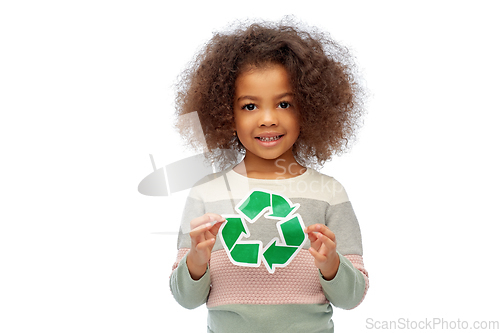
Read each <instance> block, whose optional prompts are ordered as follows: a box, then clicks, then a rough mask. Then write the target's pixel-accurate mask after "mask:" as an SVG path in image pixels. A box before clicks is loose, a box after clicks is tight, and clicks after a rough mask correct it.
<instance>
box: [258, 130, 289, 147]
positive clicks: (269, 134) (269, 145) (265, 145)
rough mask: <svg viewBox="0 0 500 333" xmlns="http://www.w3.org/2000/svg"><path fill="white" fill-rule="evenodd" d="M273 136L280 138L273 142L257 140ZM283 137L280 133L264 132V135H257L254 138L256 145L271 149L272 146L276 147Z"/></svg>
mask: <svg viewBox="0 0 500 333" xmlns="http://www.w3.org/2000/svg"><path fill="white" fill-rule="evenodd" d="M275 136H280V138H279V139H278V140H274V141H260V140H259V138H272V137H275ZM284 136H285V135H284V134H282V133H277V132H266V133H262V134H259V135H258V136H256V137H255V141H257V143H258V144H259V145H261V146H263V147H273V146H276V145H278V144H279V143H280V142H281V141H282V140H283V137H284Z"/></svg>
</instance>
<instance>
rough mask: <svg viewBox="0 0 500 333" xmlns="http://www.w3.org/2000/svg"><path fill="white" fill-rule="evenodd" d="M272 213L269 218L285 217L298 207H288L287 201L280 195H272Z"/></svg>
mask: <svg viewBox="0 0 500 333" xmlns="http://www.w3.org/2000/svg"><path fill="white" fill-rule="evenodd" d="M271 202H272V207H273V213H272V214H269V216H274V217H287V216H288V215H289V214H290V213H291V212H292V211H294V210H295V209H296V208H298V205H293V206H290V204H289V203H288V201H287V200H286V199H285V198H283V197H282V196H281V195H277V194H273V196H272V201H271Z"/></svg>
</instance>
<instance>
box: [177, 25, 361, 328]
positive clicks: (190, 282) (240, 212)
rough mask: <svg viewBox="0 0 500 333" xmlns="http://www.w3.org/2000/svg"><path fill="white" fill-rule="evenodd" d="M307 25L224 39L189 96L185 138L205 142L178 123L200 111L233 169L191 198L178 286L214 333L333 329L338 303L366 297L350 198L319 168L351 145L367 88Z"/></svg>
mask: <svg viewBox="0 0 500 333" xmlns="http://www.w3.org/2000/svg"><path fill="white" fill-rule="evenodd" d="M296 26H297V24H290V23H286V22H280V23H278V24H272V23H260V24H251V25H249V26H247V27H241V28H236V29H234V30H233V31H231V32H229V33H220V34H215V35H214V37H213V38H212V39H211V40H210V41H209V42H208V44H207V45H206V47H205V49H204V50H203V51H202V52H201V53H200V54H199V55H198V56H197V58H196V60H195V61H194V62H193V63H192V65H191V67H190V68H189V69H187V70H186V71H185V72H184V74H183V75H182V76H181V81H180V82H181V83H180V84H179V86H178V88H179V92H178V95H177V100H176V102H177V116H178V117H179V118H178V119H179V121H178V123H177V126H178V128H179V130H180V133H181V135H182V136H183V137H184V138H185V139H187V140H188V142H190V143H191V144H193V145H194V146H197V145H200V144H202V142H200V140H197V139H194V136H193V130H192V128H190V127H189V126H188V125H187V124H186V123H184V122H182V121H181V117H180V116H182V115H185V114H187V113H190V112H193V111H195V110H196V111H197V112H198V116H199V119H200V123H201V127H202V129H203V134H204V135H203V138H204V140H205V141H206V146H207V149H208V151H207V153H206V156H207V158H208V159H209V160H211V161H213V162H214V163H216V164H217V166H218V167H220V168H221V170H222V171H220V172H219V173H216V174H214V175H211V176H209V177H206V178H205V179H202V180H201V181H200V182H199V183H198V185H197V186H195V187H194V188H192V189H191V191H190V194H189V196H188V198H187V202H186V206H185V209H184V214H183V217H182V224H181V232H180V233H179V239H178V249H179V251H178V256H177V260H176V263H175V264H174V267H173V272H172V275H171V277H170V288H171V291H172V293H173V295H174V297H175V299H176V300H177V301H178V303H179V304H181V305H182V306H184V307H186V308H195V307H198V306H199V305H201V304H203V303H206V304H207V307H208V323H207V330H208V332H305V331H307V332H333V321H332V305H333V306H336V307H340V308H343V309H351V308H354V307H356V306H357V305H358V304H359V303H360V302H361V301H362V300H363V298H364V296H365V294H366V291H367V289H368V275H367V272H366V270H365V269H364V266H363V259H362V254H363V253H362V245H361V233H360V230H359V226H358V222H357V220H356V217H355V215H354V212H353V209H352V205H351V203H350V201H349V199H348V197H347V194H346V192H345V190H344V189H343V187H342V186H341V185H340V184H339V183H338V182H337V181H336V180H335V179H333V178H331V177H328V176H326V175H323V174H321V173H319V172H317V171H315V170H314V169H313V167H320V166H322V165H323V164H324V162H325V161H327V160H328V159H329V158H331V156H332V155H333V154H340V153H342V152H344V151H345V150H346V148H347V147H348V144H350V142H351V141H352V138H353V136H354V133H355V130H356V128H357V125H358V121H359V119H360V117H361V115H362V114H363V103H362V99H363V90H362V88H361V87H360V85H359V79H358V76H357V75H356V69H355V66H354V63H353V61H352V58H351V57H350V55H349V53H348V51H347V50H346V49H345V48H344V47H342V46H340V45H338V44H337V43H336V42H334V41H333V40H331V38H330V37H329V35H328V34H325V33H321V32H318V31H316V30H315V29H309V31H306V30H304V29H299V28H297V27H296ZM234 152H239V153H242V154H244V158H243V160H242V161H239V160H238V155H237V154H235V153H234ZM238 162H239V163H238ZM183 230H184V232H183ZM186 230H187V231H186Z"/></svg>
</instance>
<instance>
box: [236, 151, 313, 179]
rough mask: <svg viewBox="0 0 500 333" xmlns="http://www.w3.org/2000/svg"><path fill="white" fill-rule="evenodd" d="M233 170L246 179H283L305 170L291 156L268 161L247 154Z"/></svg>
mask: <svg viewBox="0 0 500 333" xmlns="http://www.w3.org/2000/svg"><path fill="white" fill-rule="evenodd" d="M233 170H234V171H235V172H237V173H239V174H242V175H244V176H246V177H248V178H258V179H285V178H293V177H297V176H299V175H301V174H303V173H304V172H305V171H306V170H307V169H306V168H305V167H303V166H301V165H300V164H298V163H297V161H296V160H295V158H294V157H293V156H291V157H290V156H280V157H279V158H277V159H269V160H268V159H262V158H259V157H256V156H252V155H251V154H250V155H249V154H247V155H245V158H244V159H243V161H241V163H239V164H238V165H236V166H235V167H234V169H233Z"/></svg>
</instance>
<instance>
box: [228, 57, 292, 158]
mask: <svg viewBox="0 0 500 333" xmlns="http://www.w3.org/2000/svg"><path fill="white" fill-rule="evenodd" d="M235 88H236V89H235V97H234V120H235V125H236V131H237V135H238V139H239V140H240V141H241V143H242V144H243V146H244V147H245V149H246V151H247V153H246V154H247V156H246V157H249V154H250V155H253V157H258V158H261V159H266V160H276V159H278V158H285V159H287V160H288V159H289V158H291V159H292V160H294V158H293V153H292V147H293V144H294V143H295V141H296V140H297V138H298V136H299V133H300V126H299V121H298V115H297V114H298V110H296V107H295V106H294V101H293V93H292V88H291V86H290V81H289V79H288V73H287V71H286V69H285V68H284V67H283V66H281V65H276V64H272V65H268V66H265V67H259V68H255V67H251V68H250V69H249V70H248V71H245V72H243V73H242V74H240V75H239V76H238V78H237V79H236V87H235Z"/></svg>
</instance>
